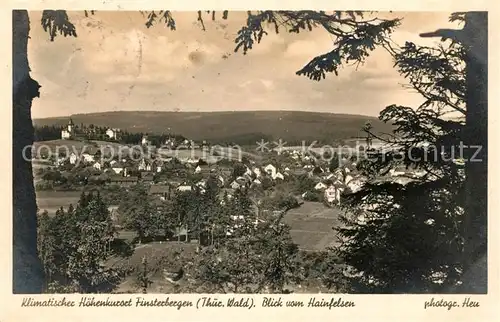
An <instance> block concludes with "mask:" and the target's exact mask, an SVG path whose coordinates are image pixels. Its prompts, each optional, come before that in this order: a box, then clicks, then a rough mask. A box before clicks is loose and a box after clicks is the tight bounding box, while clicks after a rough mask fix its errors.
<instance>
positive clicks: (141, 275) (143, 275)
mask: <svg viewBox="0 0 500 322" xmlns="http://www.w3.org/2000/svg"><path fill="white" fill-rule="evenodd" d="M151 275H152V269H151V267H150V266H149V263H148V259H147V257H146V256H143V257H142V261H141V269H140V271H139V272H138V273H137V277H136V278H137V279H136V283H137V285H138V286H139V287H140V288H141V290H142V293H143V294H147V293H148V288H149V287H150V286H151V284H153V281H152V279H151V277H152V276H151Z"/></svg>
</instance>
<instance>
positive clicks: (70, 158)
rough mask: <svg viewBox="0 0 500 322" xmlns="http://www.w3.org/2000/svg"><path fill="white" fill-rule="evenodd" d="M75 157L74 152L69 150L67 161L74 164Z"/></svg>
mask: <svg viewBox="0 0 500 322" xmlns="http://www.w3.org/2000/svg"><path fill="white" fill-rule="evenodd" d="M77 159H78V157H77V156H76V154H75V153H74V152H71V154H70V155H69V163H70V164H75V163H76V160H77Z"/></svg>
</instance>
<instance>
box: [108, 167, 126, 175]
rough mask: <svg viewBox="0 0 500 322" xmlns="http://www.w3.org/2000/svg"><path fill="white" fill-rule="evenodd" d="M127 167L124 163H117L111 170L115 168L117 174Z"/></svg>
mask: <svg viewBox="0 0 500 322" xmlns="http://www.w3.org/2000/svg"><path fill="white" fill-rule="evenodd" d="M124 169H125V168H124V167H123V166H122V165H115V166H113V167H111V170H113V172H114V173H116V174H121V173H122V172H123V170H124Z"/></svg>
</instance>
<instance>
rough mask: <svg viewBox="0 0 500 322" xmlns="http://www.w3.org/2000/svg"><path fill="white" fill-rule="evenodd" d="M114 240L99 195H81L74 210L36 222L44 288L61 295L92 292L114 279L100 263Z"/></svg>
mask: <svg viewBox="0 0 500 322" xmlns="http://www.w3.org/2000/svg"><path fill="white" fill-rule="evenodd" d="M114 238H115V229H114V227H113V225H112V222H111V218H110V215H109V211H108V209H107V206H106V204H105V203H104V202H103V201H102V198H101V197H100V195H99V193H89V194H85V193H82V195H81V197H80V200H79V202H78V204H77V207H76V208H74V207H73V206H72V205H70V206H69V208H68V209H67V210H64V209H63V208H61V209H59V210H58V211H57V212H56V214H55V216H54V217H53V218H51V217H49V216H48V215H47V214H46V213H44V214H42V215H41V217H40V219H39V227H38V249H39V254H40V258H41V260H42V263H43V267H44V270H45V272H46V277H47V287H48V288H49V289H52V290H61V291H63V292H65V291H69V290H73V291H78V292H83V293H87V292H96V291H99V290H100V289H101V287H103V285H105V284H106V283H108V282H109V280H110V278H111V279H112V278H113V277H115V276H116V272H113V271H111V270H106V269H105V268H104V267H103V266H102V264H103V262H104V260H106V258H107V257H108V256H109V254H110V253H111V247H110V245H111V243H112V241H113V240H114Z"/></svg>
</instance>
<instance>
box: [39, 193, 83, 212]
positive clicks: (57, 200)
mask: <svg viewBox="0 0 500 322" xmlns="http://www.w3.org/2000/svg"><path fill="white" fill-rule="evenodd" d="M80 194H81V191H37V192H36V203H37V205H38V208H39V209H40V213H42V212H43V211H44V210H47V211H48V212H49V214H53V213H55V212H56V210H57V209H59V208H61V207H64V209H67V208H68V206H69V205H70V204H73V206H76V204H77V202H78V200H79V199H80Z"/></svg>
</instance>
